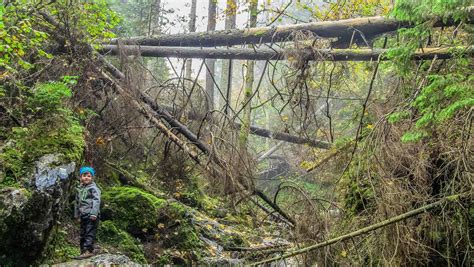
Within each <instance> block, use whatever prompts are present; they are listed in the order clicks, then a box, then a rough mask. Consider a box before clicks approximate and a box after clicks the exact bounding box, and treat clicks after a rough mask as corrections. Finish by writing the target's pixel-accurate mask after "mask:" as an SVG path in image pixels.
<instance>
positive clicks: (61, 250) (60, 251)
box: [43, 226, 80, 264]
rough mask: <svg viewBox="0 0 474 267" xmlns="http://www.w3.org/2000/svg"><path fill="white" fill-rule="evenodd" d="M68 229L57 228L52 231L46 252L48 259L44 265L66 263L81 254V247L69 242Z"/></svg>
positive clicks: (71, 241)
mask: <svg viewBox="0 0 474 267" xmlns="http://www.w3.org/2000/svg"><path fill="white" fill-rule="evenodd" d="M66 231H67V229H65V228H63V227H60V226H56V227H55V229H53V231H52V235H51V237H50V239H49V243H48V246H47V248H46V251H45V254H46V255H45V256H46V259H45V261H44V262H43V264H54V263H58V262H65V261H68V260H69V259H71V258H72V257H75V256H77V255H79V254H80V249H79V246H78V245H76V244H74V243H73V240H68V236H67V232H66Z"/></svg>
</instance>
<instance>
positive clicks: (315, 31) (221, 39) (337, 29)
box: [110, 0, 474, 47]
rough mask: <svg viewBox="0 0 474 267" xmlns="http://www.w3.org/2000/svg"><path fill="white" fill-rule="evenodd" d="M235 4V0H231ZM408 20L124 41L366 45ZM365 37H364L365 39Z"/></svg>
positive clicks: (473, 16)
mask: <svg viewBox="0 0 474 267" xmlns="http://www.w3.org/2000/svg"><path fill="white" fill-rule="evenodd" d="M228 2H234V3H235V0H229V1H228ZM468 17H469V19H468V23H473V22H474V8H472V7H471V8H469V9H468ZM456 24H457V21H456V20H454V19H449V20H447V21H446V22H443V21H442V20H441V19H438V20H437V21H436V22H434V23H433V26H434V27H446V26H453V25H456ZM413 26H414V25H413V24H410V23H409V22H406V21H397V20H395V19H390V18H384V17H380V16H375V17H365V18H355V19H345V20H338V21H320V22H311V23H302V24H293V25H280V26H276V27H259V28H251V29H243V30H227V28H226V30H224V31H215V32H212V33H202V32H198V33H189V34H170V35H158V36H154V37H140V36H139V37H133V38H127V39H122V41H123V42H124V44H130V45H135V44H139V45H148V46H197V47H213V46H231V45H243V44H258V43H271V42H272V43H273V42H287V41H293V40H294V37H295V34H294V33H295V32H298V31H302V32H305V33H308V34H311V35H312V36H315V37H317V38H337V39H338V42H339V43H344V42H345V43H347V44H348V43H350V40H351V39H352V40H353V42H354V43H361V42H362V43H364V39H366V40H370V39H372V38H374V37H376V36H378V35H381V34H383V33H390V32H394V31H396V30H398V29H399V28H408V27H413ZM362 34H363V35H364V38H362ZM117 40H118V39H112V40H111V42H110V44H116V43H117Z"/></svg>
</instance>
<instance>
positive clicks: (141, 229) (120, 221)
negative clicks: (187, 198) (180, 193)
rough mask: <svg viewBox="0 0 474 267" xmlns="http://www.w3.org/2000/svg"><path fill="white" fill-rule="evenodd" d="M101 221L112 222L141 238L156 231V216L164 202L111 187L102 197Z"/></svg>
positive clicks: (143, 192)
mask: <svg viewBox="0 0 474 267" xmlns="http://www.w3.org/2000/svg"><path fill="white" fill-rule="evenodd" d="M102 201H103V203H104V208H103V209H102V218H103V220H112V221H113V222H114V223H115V224H116V225H117V226H118V227H119V228H121V229H124V230H126V231H127V232H129V233H130V234H132V235H133V236H135V237H143V236H146V235H149V234H153V232H154V231H155V230H156V229H157V225H158V215H159V213H160V210H161V208H162V206H163V205H164V204H165V203H166V200H164V199H160V198H158V197H156V196H154V195H152V194H149V193H147V192H145V191H143V190H140V189H138V188H134V187H128V186H117V187H112V188H110V189H108V190H105V192H104V193H103V195H102Z"/></svg>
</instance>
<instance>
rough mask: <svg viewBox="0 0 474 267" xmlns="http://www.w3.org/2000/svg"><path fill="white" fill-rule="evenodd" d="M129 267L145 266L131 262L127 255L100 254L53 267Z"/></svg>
mask: <svg viewBox="0 0 474 267" xmlns="http://www.w3.org/2000/svg"><path fill="white" fill-rule="evenodd" d="M117 264H119V265H121V266H124V265H125V266H128V267H135V266H136V267H138V266H143V265H141V264H138V263H135V262H133V261H131V260H130V259H129V258H128V257H127V256H125V255H119V254H100V255H96V256H94V257H91V258H88V259H83V260H74V261H70V262H65V263H60V264H55V265H53V266H52V267H75V266H115V265H117Z"/></svg>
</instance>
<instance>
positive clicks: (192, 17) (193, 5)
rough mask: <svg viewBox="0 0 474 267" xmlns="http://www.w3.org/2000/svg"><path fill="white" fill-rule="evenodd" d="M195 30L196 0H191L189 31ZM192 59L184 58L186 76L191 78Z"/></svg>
mask: <svg viewBox="0 0 474 267" xmlns="http://www.w3.org/2000/svg"><path fill="white" fill-rule="evenodd" d="M195 31H196V0H191V12H190V13H189V32H195ZM192 64H193V63H192V59H187V60H186V78H187V79H191V68H192Z"/></svg>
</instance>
